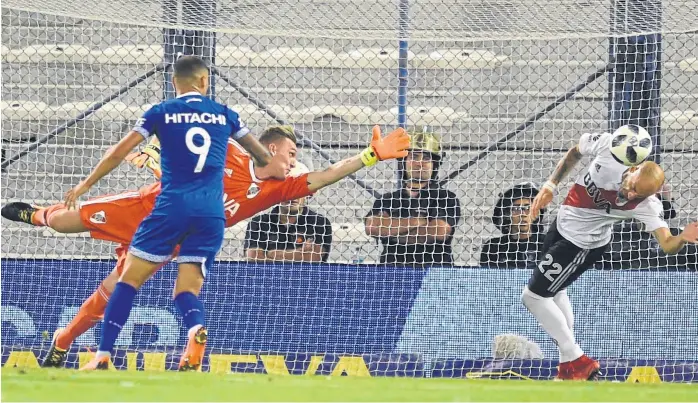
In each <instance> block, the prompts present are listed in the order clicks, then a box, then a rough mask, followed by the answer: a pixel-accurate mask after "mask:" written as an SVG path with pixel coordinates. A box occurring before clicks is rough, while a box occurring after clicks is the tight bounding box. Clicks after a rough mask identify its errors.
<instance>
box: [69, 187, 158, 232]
mask: <svg viewBox="0 0 698 403" xmlns="http://www.w3.org/2000/svg"><path fill="white" fill-rule="evenodd" d="M148 214H150V209H148V208H146V206H145V205H144V203H143V201H142V196H141V194H140V193H139V192H138V191H133V192H124V193H120V194H117V195H111V196H101V197H95V198H94V199H90V200H88V201H86V202H83V203H82V204H81V205H80V220H81V221H82V224H83V225H84V226H85V227H86V228H87V230H88V231H90V236H91V237H92V238H94V239H102V240H105V241H111V242H116V243H120V244H130V243H131V239H132V238H133V235H134V234H135V233H136V230H137V229H138V226H139V225H140V223H141V221H143V219H144V218H145V217H147V216H148Z"/></svg>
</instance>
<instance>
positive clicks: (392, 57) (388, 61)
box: [337, 48, 415, 69]
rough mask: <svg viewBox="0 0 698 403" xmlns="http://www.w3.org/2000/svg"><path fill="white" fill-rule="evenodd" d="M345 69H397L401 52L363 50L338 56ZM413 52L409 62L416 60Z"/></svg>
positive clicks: (408, 56)
mask: <svg viewBox="0 0 698 403" xmlns="http://www.w3.org/2000/svg"><path fill="white" fill-rule="evenodd" d="M337 57H338V60H339V61H340V62H341V65H342V66H343V67H349V68H361V69H364V68H384V69H390V68H395V67H397V65H398V59H399V52H398V50H397V49H395V48H392V49H387V48H361V49H356V50H352V51H350V52H347V53H340V54H338V55H337ZM414 57H415V55H414V53H413V52H408V55H407V60H412V59H414Z"/></svg>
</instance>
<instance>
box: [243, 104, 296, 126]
mask: <svg viewBox="0 0 698 403" xmlns="http://www.w3.org/2000/svg"><path fill="white" fill-rule="evenodd" d="M229 107H230V109H232V110H234V111H235V112H237V113H238V114H239V115H240V119H241V120H242V121H243V122H245V123H246V124H247V125H248V126H254V125H257V124H259V122H264V124H266V122H272V124H273V122H275V120H274V118H272V117H271V116H270V115H269V114H268V113H266V112H264V111H262V110H261V109H259V108H257V107H256V106H254V105H252V104H246V105H229ZM268 107H269V109H270V110H271V111H272V112H274V113H275V114H276V115H277V116H278V117H279V118H281V119H284V120H286V119H288V117H289V116H291V114H292V109H291V108H288V107H285V106H281V105H268Z"/></svg>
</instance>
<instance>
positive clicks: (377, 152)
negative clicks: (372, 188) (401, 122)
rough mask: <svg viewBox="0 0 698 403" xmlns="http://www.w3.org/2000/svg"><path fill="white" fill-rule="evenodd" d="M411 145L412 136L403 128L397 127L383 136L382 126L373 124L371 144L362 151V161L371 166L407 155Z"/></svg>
mask: <svg viewBox="0 0 698 403" xmlns="http://www.w3.org/2000/svg"><path fill="white" fill-rule="evenodd" d="M409 147H410V136H409V135H407V132H406V131H405V129H403V128H401V127H400V128H397V129H395V130H393V131H392V132H390V133H388V135H387V136H385V137H381V129H380V126H378V125H375V126H373V137H372V138H371V145H370V146H368V147H367V148H366V149H365V150H363V151H362V152H361V161H363V163H364V165H366V166H367V167H370V166H372V165H375V164H376V162H378V161H384V160H389V159H394V158H404V157H407V149H408V148H409Z"/></svg>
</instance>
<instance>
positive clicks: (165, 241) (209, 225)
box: [129, 214, 225, 276]
mask: <svg viewBox="0 0 698 403" xmlns="http://www.w3.org/2000/svg"><path fill="white" fill-rule="evenodd" d="M224 231H225V219H224V218H218V217H177V216H172V215H152V214H151V215H149V216H148V217H146V218H145V219H144V220H143V222H141V225H139V226H138V230H137V231H136V234H135V235H134V236H133V241H132V242H131V247H130V248H129V252H130V253H131V254H133V255H134V256H136V257H139V258H141V259H143V260H147V261H149V262H155V263H160V262H165V261H167V260H169V259H170V258H171V257H172V252H173V251H174V249H175V247H177V245H180V250H179V255H178V256H177V262H179V263H201V272H202V274H203V275H204V276H206V267H207V266H210V265H211V264H212V263H213V261H214V260H215V258H216V254H218V251H219V250H220V249H221V246H222V245H223V232H224Z"/></svg>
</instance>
